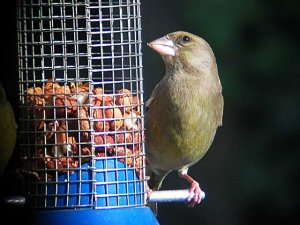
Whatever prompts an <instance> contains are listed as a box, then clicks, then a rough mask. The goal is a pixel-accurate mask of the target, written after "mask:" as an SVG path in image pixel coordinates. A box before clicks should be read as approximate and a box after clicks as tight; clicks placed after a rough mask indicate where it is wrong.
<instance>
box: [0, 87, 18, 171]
mask: <svg viewBox="0 0 300 225" xmlns="http://www.w3.org/2000/svg"><path fill="white" fill-rule="evenodd" d="M16 138H17V124H16V120H15V114H14V111H13V109H12V107H11V105H10V103H9V102H8V101H7V99H6V94H5V90H4V88H3V86H2V84H1V82H0V154H1V155H0V176H1V177H2V176H3V173H4V170H5V168H6V166H7V164H8V162H9V160H10V158H11V156H12V154H13V151H14V148H15V144H16Z"/></svg>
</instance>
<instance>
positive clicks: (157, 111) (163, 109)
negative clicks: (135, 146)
mask: <svg viewBox="0 0 300 225" xmlns="http://www.w3.org/2000/svg"><path fill="white" fill-rule="evenodd" d="M160 85H162V87H161V88H160V90H159V91H158V92H157V93H156V96H154V98H153V102H152V105H151V110H149V113H148V115H147V118H146V119H147V132H146V134H147V136H146V143H147V146H148V148H149V150H148V155H149V156H148V157H149V160H150V161H151V164H157V165H158V166H162V165H163V166H164V167H165V168H161V169H168V170H175V169H180V168H181V167H183V166H186V165H191V164H194V163H196V162H197V161H198V160H200V159H201V158H202V157H203V156H204V154H205V153H206V151H207V150H208V148H209V146H210V144H211V142H212V140H213V138H214V135H215V132H216V129H217V126H216V123H215V122H214V115H213V114H214V113H213V111H214V109H213V104H212V102H211V99H210V97H209V96H208V94H207V93H205V92H203V90H202V89H201V84H199V83H197V82H186V81H184V82H178V81H173V82H172V81H170V80H169V81H168V82H166V83H165V84H160ZM163 161H164V162H163Z"/></svg>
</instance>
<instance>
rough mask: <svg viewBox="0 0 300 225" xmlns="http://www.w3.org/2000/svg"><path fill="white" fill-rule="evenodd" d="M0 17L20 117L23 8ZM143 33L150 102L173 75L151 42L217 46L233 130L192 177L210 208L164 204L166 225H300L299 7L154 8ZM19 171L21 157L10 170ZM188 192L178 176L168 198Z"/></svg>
mask: <svg viewBox="0 0 300 225" xmlns="http://www.w3.org/2000/svg"><path fill="white" fill-rule="evenodd" d="M6 14H7V15H6ZM0 16H1V17H0V22H1V34H0V35H1V42H0V43H1V48H0V49H1V51H0V52H1V60H0V65H1V67H0V68H1V78H0V79H1V81H2V82H3V83H4V85H5V89H6V92H7V94H8V99H9V101H10V102H11V103H12V104H13V106H14V108H15V111H16V115H17V116H18V107H17V104H18V84H17V80H18V78H17V47H16V42H17V41H16V25H15V18H16V15H15V4H14V1H6V2H5V6H4V5H2V7H1V13H0ZM142 24H143V41H144V45H143V53H144V57H143V65H144V79H145V82H144V89H145V99H147V98H148V97H149V95H150V92H151V90H152V88H153V87H154V85H155V84H156V83H157V82H158V81H159V80H160V79H161V77H162V75H163V73H164V66H163V62H162V60H161V58H160V57H159V56H158V54H156V53H155V52H153V51H152V50H150V49H149V48H148V47H146V43H147V42H149V41H151V40H153V39H155V38H158V37H160V36H162V35H164V34H167V33H169V32H173V31H176V30H186V31H189V32H192V33H195V34H197V35H199V36H201V37H203V38H204V39H206V40H207V41H208V42H209V43H210V45H211V47H212V49H213V50H214V53H215V55H216V58H217V62H218V68H219V74H220V79H221V81H222V84H223V94H224V99H225V109H224V110H225V111H224V119H223V126H222V127H221V128H220V129H219V130H218V132H217V135H216V138H215V141H214V143H213V145H212V146H211V149H210V151H209V152H208V153H207V155H206V156H205V157H204V158H203V159H202V160H201V161H200V162H199V163H198V164H197V165H195V166H193V167H192V168H191V169H190V174H191V175H192V176H193V177H195V178H196V179H197V180H198V181H199V183H200V186H201V187H202V189H203V190H204V191H205V192H206V195H207V196H206V199H205V200H204V201H203V202H202V203H201V204H200V205H198V206H196V207H195V208H193V209H190V208H187V207H186V206H185V205H184V204H179V203H176V204H173V203H172V204H160V205H159V216H158V221H159V222H160V224H161V225H169V224H172V225H177V224H189V225H193V224H202V225H216V224H222V225H227V224H228V225H237V224H242V225H248V224H249V225H250V224H251V225H252V224H257V225H258V224H265V225H268V224H272V225H276V224H281V225H282V224H290V223H291V221H292V220H294V219H296V221H297V216H298V213H299V212H300V198H299V197H300V196H299V192H300V191H299V190H300V185H299V184H300V182H299V180H300V175H299V174H300V149H299V147H300V145H299V144H300V137H299V134H300V91H299V81H300V74H299V52H300V45H299V40H300V31H299V30H300V29H299V27H300V4H299V1H291V0H285V1H272V0H265V1H260V0H249V1H245V0H241V1H231V0H227V1H222V0H185V1H182V0H172V1H170V0H159V1H158V0H151V1H150V0H148V1H147V0H145V1H142ZM15 164H17V159H16V158H13V159H12V160H11V162H10V165H9V167H8V168H10V167H12V168H13V167H14V165H15ZM3 185H7V183H6V184H2V186H3ZM187 187H188V186H187V184H186V183H185V182H184V181H183V180H181V179H180V178H178V177H177V174H176V173H172V174H171V175H169V176H168V177H167V178H166V180H165V182H164V184H163V189H182V188H187ZM8 189H10V190H11V191H12V192H13V190H14V188H13V187H9V188H8ZM14 191H15V190H14Z"/></svg>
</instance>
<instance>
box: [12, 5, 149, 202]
mask: <svg viewBox="0 0 300 225" xmlns="http://www.w3.org/2000/svg"><path fill="white" fill-rule="evenodd" d="M17 22H18V66H19V90H20V93H19V96H20V147H21V152H22V162H23V168H24V170H25V171H27V172H28V173H26V174H28V175H27V177H26V183H27V184H28V185H27V186H28V190H27V195H28V196H27V197H28V199H29V205H30V206H32V207H35V208H84V207H85V208H86V207H92V208H112V207H128V206H140V205H144V204H145V197H144V192H145V191H144V190H145V187H144V182H145V178H144V177H145V176H144V170H145V168H144V167H145V165H144V138H143V134H144V114H143V86H142V80H143V78H142V53H141V15H140V2H139V0H102V1H101V0H99V1H98V0H82V1H80V0H52V1H51V0H28V1H21V0H20V1H19V2H18V5H17Z"/></svg>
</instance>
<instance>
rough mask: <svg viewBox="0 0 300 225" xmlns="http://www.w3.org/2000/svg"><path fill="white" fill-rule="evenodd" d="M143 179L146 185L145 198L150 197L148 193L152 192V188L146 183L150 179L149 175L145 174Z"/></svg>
mask: <svg viewBox="0 0 300 225" xmlns="http://www.w3.org/2000/svg"><path fill="white" fill-rule="evenodd" d="M145 180H146V187H145V189H146V194H147V199H149V197H150V195H151V193H152V189H151V188H150V187H149V185H148V181H149V180H150V177H149V176H146V177H145Z"/></svg>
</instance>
